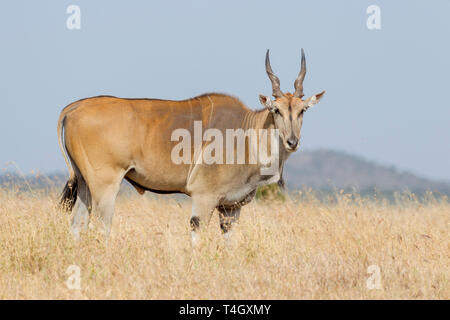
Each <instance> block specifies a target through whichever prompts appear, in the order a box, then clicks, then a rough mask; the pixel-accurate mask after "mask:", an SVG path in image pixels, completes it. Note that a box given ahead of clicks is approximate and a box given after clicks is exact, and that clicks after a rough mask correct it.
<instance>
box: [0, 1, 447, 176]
mask: <svg viewBox="0 0 450 320" xmlns="http://www.w3.org/2000/svg"><path fill="white" fill-rule="evenodd" d="M70 4H77V5H79V6H80V8H81V30H68V29H67V28H66V19H67V17H68V14H66V8H67V7H68V6H69V5H70ZM371 4H376V5H379V6H380V8H381V27H382V29H381V30H368V29H367V27H366V19H367V14H366V8H367V7H368V6H369V5H371ZM449 14H450V1H446V0H441V1H439V0H435V1H411V0H408V1H407V0H403V1H400V0H397V1H365V0H354V1H335V0H334V1H332V0H329V1H298V0H297V1H277V2H275V1H220V2H219V1H206V0H205V1H164V2H162V1H158V2H156V1H154V2H152V1H92V0H90V1H86V0H83V1H81V0H78V1H75V0H73V1H31V0H30V1H16V0H15V1H12V0H6V1H3V2H2V5H1V10H0V40H1V47H0V48H1V50H0V88H1V89H0V99H1V100H0V101H1V103H0V108H1V112H0V167H3V166H4V164H5V163H6V162H7V161H15V162H16V163H17V164H18V166H19V167H20V168H21V169H22V170H23V171H25V172H30V170H32V169H35V170H41V171H44V172H54V171H62V170H66V169H65V164H64V161H63V158H62V156H61V154H60V151H59V148H58V143H57V136H56V124H57V119H58V115H59V112H60V110H61V109H62V108H63V107H64V106H65V105H67V104H69V103H70V102H72V101H74V100H77V99H80V98H84V97H89V96H93V95H99V94H109V95H116V96H120V97H151V98H167V99H183V98H188V97H192V96H194V95H197V94H201V93H204V92H211V91H218V92H225V93H230V94H233V95H236V96H238V97H239V98H241V99H242V100H243V101H244V102H245V103H246V104H247V105H248V106H249V107H251V108H259V107H260V105H259V102H258V94H259V93H263V94H265V95H270V93H271V89H270V82H269V80H268V78H267V76H266V74H265V71H264V55H265V51H266V49H267V48H270V49H271V61H272V68H273V69H274V71H275V73H276V74H277V75H278V76H279V78H280V79H281V87H282V89H283V90H285V91H292V89H293V82H294V79H295V77H296V76H297V73H298V71H299V66H300V49H301V48H302V47H303V48H304V49H305V52H306V55H307V65H308V74H307V76H306V80H305V83H304V87H305V93H306V95H308V96H309V95H311V94H314V93H318V92H320V91H322V90H326V91H327V93H326V96H325V97H324V99H323V100H322V101H321V102H320V104H318V105H317V106H315V107H314V108H313V109H310V110H309V111H308V113H307V114H306V115H305V119H304V125H303V138H302V139H303V140H302V141H303V148H307V149H316V148H331V149H336V150H343V151H347V152H349V153H353V154H357V155H360V156H363V157H365V158H367V159H370V160H373V161H376V162H379V163H382V164H387V165H395V166H396V167H398V168H400V169H402V170H410V171H412V172H414V173H417V174H420V175H422V176H425V177H432V178H438V179H441V180H447V181H449V180H450V166H449V164H450V148H449V137H450V108H449V99H450V89H449V74H450V44H449V36H450V19H449V18H448V17H449Z"/></svg>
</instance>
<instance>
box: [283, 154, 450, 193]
mask: <svg viewBox="0 0 450 320" xmlns="http://www.w3.org/2000/svg"><path fill="white" fill-rule="evenodd" d="M284 176H285V180H286V183H287V185H288V186H289V187H290V188H294V189H298V188H303V187H311V188H313V189H319V190H329V189H333V188H343V189H356V190H357V191H359V192H361V193H366V192H373V191H374V190H378V191H381V192H393V191H411V192H415V193H423V192H425V191H433V192H437V193H441V194H444V195H450V184H449V183H445V182H438V181H434V180H430V179H426V178H421V177H418V176H416V175H414V174H412V173H408V172H401V171H399V170H398V169H396V168H394V167H387V166H382V165H379V164H375V163H373V162H370V161H367V160H365V159H362V158H360V157H357V156H354V155H350V154H347V153H344V152H336V151H331V150H317V151H301V152H299V153H296V154H294V155H292V156H291V157H290V158H289V159H288V161H287V162H286V165H285V174H284Z"/></svg>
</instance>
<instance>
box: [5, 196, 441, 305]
mask: <svg viewBox="0 0 450 320" xmlns="http://www.w3.org/2000/svg"><path fill="white" fill-rule="evenodd" d="M57 194H58V191H56V190H55V191H53V192H49V193H34V194H31V195H30V194H25V193H17V192H14V191H11V190H5V189H3V190H2V191H0V298H1V299H449V298H450V283H449V279H450V268H449V266H450V241H449V240H450V237H449V226H450V204H449V202H448V200H447V199H445V198H444V199H440V200H435V199H433V198H432V197H431V198H430V199H429V200H425V201H422V200H421V201H418V200H417V199H415V198H414V197H408V196H404V197H403V198H402V199H399V200H397V202H396V203H395V204H389V203H387V202H385V201H382V200H377V199H373V198H372V199H365V198H364V199H363V198H360V197H358V196H356V197H352V196H351V195H348V194H344V193H342V192H341V193H337V195H336V197H337V200H336V201H333V202H331V203H328V204H327V203H325V202H323V201H319V200H318V199H317V198H316V197H314V195H313V194H312V193H307V194H305V193H303V196H302V200H301V201H299V200H298V199H297V200H295V199H294V200H292V199H288V200H287V201H285V202H270V201H265V202H252V203H250V204H249V205H247V206H245V207H244V208H243V210H242V214H241V220H240V223H239V224H238V225H236V227H235V229H234V240H233V243H232V244H231V245H230V246H227V245H226V242H225V241H224V240H223V238H222V235H221V233H220V229H219V226H218V217H217V215H214V216H213V218H212V220H211V222H210V224H209V226H208V228H207V229H206V230H205V231H204V232H203V234H202V238H203V240H202V243H201V244H200V246H199V247H198V248H197V249H195V250H194V251H193V250H192V249H191V244H190V234H189V217H190V210H191V202H190V201H178V200H174V199H173V198H167V197H163V196H161V197H157V198H155V197H151V196H148V195H144V196H138V195H121V196H119V198H118V201H117V207H116V215H115V217H114V221H113V228H112V233H111V238H110V239H109V241H108V243H105V241H104V240H103V236H102V235H101V233H100V232H99V231H98V228H95V227H94V228H93V229H92V230H90V231H89V232H88V233H87V234H84V235H83V236H82V239H81V240H80V242H78V243H77V242H75V241H74V240H73V239H72V236H71V234H70V232H69V228H68V222H69V219H70V217H69V215H67V214H62V213H60V212H58V210H57V209H56V202H57ZM94 222H95V219H94ZM94 225H95V223H94ZM70 265H77V266H79V268H80V272H81V289H80V290H73V289H68V287H67V286H66V281H67V279H68V277H69V275H70V274H66V270H67V268H68V267H69V266H70ZM370 265H377V266H378V267H379V268H380V284H381V288H380V289H372V290H370V289H368V287H367V283H366V282H367V279H368V278H369V277H371V275H370V274H368V267H369V266H370Z"/></svg>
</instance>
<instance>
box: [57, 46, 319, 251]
mask: <svg viewBox="0 0 450 320" xmlns="http://www.w3.org/2000/svg"><path fill="white" fill-rule="evenodd" d="M265 66H266V72H267V75H268V77H269V79H270V81H271V83H272V95H273V97H274V99H273V100H272V99H271V98H269V97H267V96H264V95H259V100H260V102H261V104H262V105H263V108H262V109H261V110H257V111H253V110H251V109H249V108H247V107H246V106H245V105H244V104H243V103H242V102H241V101H240V100H239V99H237V98H235V97H232V96H229V95H225V94H218V93H210V94H203V95H200V96H197V97H194V98H191V99H187V100H181V101H173V100H160V99H123V98H116V97H112V96H97V97H91V98H87V99H82V100H79V101H76V102H73V103H72V104H70V105H68V106H67V107H65V108H64V109H63V110H62V112H61V115H60V117H59V120H58V140H59V145H60V148H61V150H62V153H63V156H64V159H65V161H66V164H67V166H68V168H69V174H70V176H69V180H68V181H67V183H66V185H65V187H64V190H63V192H62V194H61V202H60V203H61V206H62V207H63V208H65V209H66V210H68V211H74V215H73V218H72V222H71V230H72V233H73V234H74V236H75V238H77V239H78V238H79V234H80V231H81V230H86V228H87V226H88V223H89V218H90V215H91V213H94V214H96V215H97V216H98V217H99V218H100V220H101V222H102V224H103V227H104V231H105V233H106V235H109V233H110V229H111V223H112V219H113V215H114V206H115V200H116V196H117V194H118V191H119V188H120V184H121V182H122V180H123V179H125V180H127V181H128V182H129V183H130V184H131V185H132V186H133V187H134V188H135V189H136V190H137V192H139V193H140V194H143V193H144V192H145V191H150V192H155V193H159V194H172V193H182V194H186V195H188V196H190V197H191V198H192V215H191V218H190V229H191V235H192V242H193V244H194V245H195V243H196V242H197V239H198V231H199V228H200V227H202V226H204V225H206V224H208V222H209V220H210V218H211V216H212V214H213V212H214V210H215V209H217V210H218V212H219V217H220V219H219V220H220V228H221V229H222V231H223V233H224V234H225V235H229V231H230V230H231V226H232V224H233V223H234V222H236V221H237V220H238V218H239V215H240V211H241V207H242V206H243V205H245V204H247V203H248V202H250V201H251V200H252V199H253V197H254V196H255V193H256V189H257V188H258V187H259V186H262V185H265V184H270V183H276V182H278V183H282V173H283V166H284V163H285V161H286V159H287V158H288V156H289V155H290V154H291V153H292V152H294V151H296V150H297V149H298V148H299V146H300V129H301V127H302V122H303V115H304V112H305V111H306V110H307V109H308V108H310V107H312V106H313V105H315V104H316V103H318V102H319V100H320V99H321V98H322V97H323V95H324V93H325V91H322V92H321V93H319V94H315V95H312V96H311V97H309V98H307V99H303V97H304V94H303V80H304V78H305V75H306V61H305V54H304V52H303V49H302V59H301V69H300V73H299V74H298V76H297V78H296V80H295V82H294V89H295V91H294V93H283V92H282V91H281V89H280V80H279V79H278V77H277V76H276V75H275V74H274V72H273V71H272V68H271V65H270V60H269V50H267V53H266V60H265ZM198 124H200V125H201V126H202V128H203V129H206V130H208V131H209V132H210V133H211V132H213V133H214V137H215V139H214V141H215V142H216V145H215V147H216V150H215V151H214V152H213V153H212V154H214V156H215V157H216V158H217V157H219V158H220V157H225V154H226V155H229V154H230V151H232V156H234V151H236V153H241V154H242V152H244V153H245V159H246V160H249V158H250V155H251V151H250V150H260V149H265V150H266V152H269V150H270V151H271V152H275V153H276V154H275V156H276V157H275V158H276V160H277V161H276V163H275V170H271V171H270V172H265V173H264V172H263V169H264V168H266V169H267V167H268V164H267V162H265V163H263V162H262V161H260V159H257V161H253V162H250V161H247V162H244V163H237V164H235V163H233V162H232V161H231V162H230V161H224V162H220V163H219V162H207V161H199V159H200V160H201V159H202V157H203V154H204V153H206V152H207V150H208V147H211V145H212V144H213V142H214V141H213V139H212V138H211V136H206V137H201V136H200V140H199V139H196V138H195V137H194V139H192V138H189V139H188V138H187V137H184V138H186V140H185V141H184V142H183V143H184V144H185V145H190V146H193V148H192V149H191V150H188V151H186V150H185V149H183V150H181V151H182V152H183V157H182V159H183V160H184V161H181V162H180V161H174V155H177V154H178V151H180V150H179V149H177V146H179V144H180V142H179V141H176V138H177V137H176V135H175V140H174V132H180V130H181V132H182V133H184V134H188V135H189V134H190V135H192V136H195V135H198V134H197V133H196V132H194V131H195V127H196V126H197V125H198ZM231 129H233V130H241V131H240V132H248V130H272V132H273V131H276V132H277V135H276V136H275V140H274V139H261V137H262V135H260V134H259V133H258V134H257V139H250V135H245V136H244V145H245V149H242V148H241V149H240V147H242V146H239V145H238V146H236V145H235V144H233V145H232V147H231V149H232V150H224V151H225V152H222V150H219V149H220V148H222V147H224V142H223V141H222V140H221V139H219V138H218V137H220V135H221V134H223V136H225V135H226V131H227V130H231ZM177 130H178V131H177ZM205 135H206V132H205ZM272 137H273V136H272ZM178 138H180V137H178ZM232 138H233V139H234V137H233V136H232ZM263 141H266V143H265V144H266V145H264V143H263ZM238 144H239V143H238ZM241 144H242V141H241ZM226 146H227V147H228V149H230V147H229V144H228V143H227V144H226ZM278 146H279V147H278ZM227 147H225V149H226V148H227ZM217 148H218V149H217ZM174 150H175V151H176V152H174ZM243 150H244V151H243ZM208 152H210V155H211V148H209V150H208ZM237 156H238V155H237ZM271 159H274V158H271ZM227 160H228V159H227ZM272 164H273V163H272ZM272 167H273V166H272Z"/></svg>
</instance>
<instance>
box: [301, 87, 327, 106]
mask: <svg viewBox="0 0 450 320" xmlns="http://www.w3.org/2000/svg"><path fill="white" fill-rule="evenodd" d="M324 94H325V90H324V91H322V92H321V93H318V94H315V95H313V96H311V97H309V98H308V99H306V101H305V103H306V106H307V108H310V107H312V106H313V105H315V104H317V103H318V102H319V101H320V99H322V97H323V95H324Z"/></svg>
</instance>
